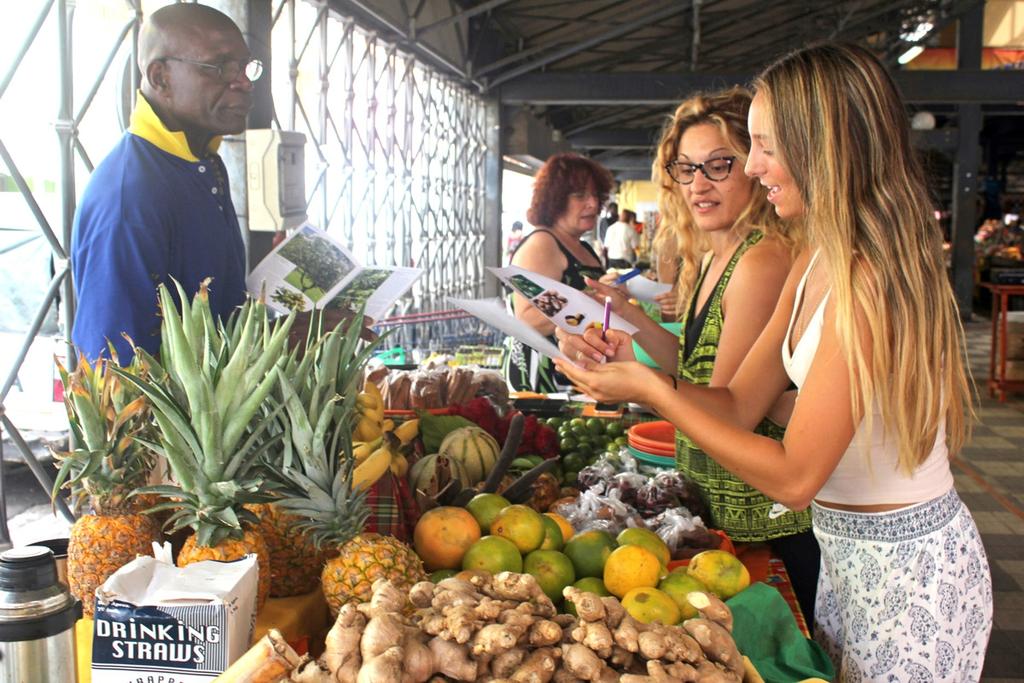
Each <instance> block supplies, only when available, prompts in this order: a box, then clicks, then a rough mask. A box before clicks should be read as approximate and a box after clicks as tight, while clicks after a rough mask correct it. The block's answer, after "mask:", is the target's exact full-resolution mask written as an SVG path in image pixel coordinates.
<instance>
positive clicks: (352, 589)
mask: <svg viewBox="0 0 1024 683" xmlns="http://www.w3.org/2000/svg"><path fill="white" fill-rule="evenodd" d="M426 578H427V575H426V572H424V571H423V562H422V561H421V560H420V558H419V555H417V554H416V552H415V551H414V550H413V549H412V548H410V547H409V546H407V545H406V544H405V543H402V542H401V541H399V540H398V539H397V538H394V537H392V536H381V535H380V534H360V535H358V536H356V537H355V538H353V539H352V540H351V541H349V542H348V543H346V544H344V545H343V546H341V548H340V549H339V551H338V556H337V557H334V558H332V559H330V560H328V561H327V564H326V566H324V571H323V575H322V576H321V578H320V581H321V586H322V587H323V591H324V597H325V598H327V604H328V605H330V607H331V614H335V615H336V614H337V613H338V610H340V609H341V606H342V605H344V604H345V603H346V602H369V600H370V597H371V596H372V594H373V591H372V590H371V587H372V586H373V582H374V581H376V580H377V579H388V580H389V581H391V583H393V584H395V585H396V586H398V587H399V588H403V589H408V588H410V587H411V586H412V585H413V584H414V583H417V582H419V581H424V580H426Z"/></svg>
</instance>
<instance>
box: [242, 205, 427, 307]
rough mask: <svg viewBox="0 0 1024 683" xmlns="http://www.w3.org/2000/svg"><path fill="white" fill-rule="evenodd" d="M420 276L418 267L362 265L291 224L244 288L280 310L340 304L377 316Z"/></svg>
mask: <svg viewBox="0 0 1024 683" xmlns="http://www.w3.org/2000/svg"><path fill="white" fill-rule="evenodd" d="M422 274H423V270H422V269H420V268H403V267H398V266H362V265H360V264H359V262H358V261H356V259H355V257H354V256H353V255H352V253H351V252H350V251H349V250H348V249H346V248H345V247H344V246H343V245H342V244H340V243H339V242H337V241H335V240H334V239H332V238H331V237H330V236H329V235H328V234H327V233H326V232H324V231H323V230H320V229H319V228H317V227H316V226H314V225H312V224H310V223H305V224H303V225H300V226H299V227H298V228H296V229H295V230H294V231H293V232H292V234H290V235H289V236H288V237H287V238H286V239H285V240H284V241H283V242H281V244H279V245H278V246H277V247H275V248H274V250H273V251H271V252H270V253H269V254H268V255H267V257H266V258H264V259H263V260H262V261H260V263H259V264H258V265H257V266H256V267H255V268H253V271H252V273H250V274H249V277H248V278H246V280H245V285H246V288H247V289H248V290H249V292H250V293H251V294H252V295H253V296H255V297H259V296H260V295H261V294H264V293H265V295H266V301H267V306H269V307H270V308H272V309H274V310H275V311H278V312H280V313H287V312H288V311H290V310H292V309H298V310H301V311H305V310H309V309H311V308H341V309H348V310H351V311H356V310H358V309H359V307H360V306H362V305H363V304H364V303H365V304H366V310H365V315H366V317H368V318H370V319H372V320H380V319H381V318H383V317H384V316H385V315H386V314H387V312H388V310H390V308H391V307H392V306H393V305H394V303H395V302H396V301H398V299H400V298H401V297H402V296H403V295H404V294H405V293H406V292H408V291H409V289H410V288H411V287H412V285H413V283H414V282H416V280H417V279H419V277H420V275H422Z"/></svg>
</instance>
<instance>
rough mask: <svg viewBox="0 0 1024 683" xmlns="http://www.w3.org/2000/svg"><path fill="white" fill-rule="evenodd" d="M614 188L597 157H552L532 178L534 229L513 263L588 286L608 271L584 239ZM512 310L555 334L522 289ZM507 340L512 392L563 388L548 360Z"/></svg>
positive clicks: (543, 331) (530, 214) (530, 212)
mask: <svg viewBox="0 0 1024 683" xmlns="http://www.w3.org/2000/svg"><path fill="white" fill-rule="evenodd" d="M611 189H612V176H611V174H610V173H609V172H608V171H607V170H606V169H605V168H604V167H603V166H601V165H600V164H598V163H597V162H596V161H591V160H590V159H587V158H585V157H582V156H580V155H578V154H569V153H567V154H556V155H554V156H552V157H551V158H550V159H548V160H547V162H545V164H544V166H542V167H541V169H540V171H538V172H537V176H536V178H534V181H533V200H532V202H531V204H530V208H529V210H528V211H527V212H526V219H527V220H528V221H530V223H532V224H533V225H534V226H536V229H535V230H534V231H533V232H531V233H530V234H529V235H527V236H526V237H525V238H523V241H522V242H520V243H519V247H518V248H517V249H516V251H515V253H514V254H513V255H512V265H514V266H519V267H520V268H525V269H526V270H529V271H533V272H534V273H539V274H541V275H546V276H548V277H550V278H552V279H554V280H558V281H560V282H563V283H565V284H567V285H569V286H570V287H574V288H576V289H579V290H582V289H584V288H585V287H586V284H585V283H584V278H585V277H587V276H589V277H592V278H598V277H600V276H601V275H602V274H603V273H604V269H603V268H602V266H601V259H600V258H598V256H597V254H596V253H594V250H593V249H592V248H591V247H590V245H589V244H587V243H586V242H583V241H582V240H581V239H580V238H581V237H583V235H585V234H587V233H588V232H590V231H592V230H593V229H594V227H595V226H596V225H597V220H598V216H599V214H600V212H601V207H602V206H604V203H605V202H606V201H608V193H609V192H610V191H611ZM512 309H513V311H514V312H515V315H516V317H517V318H518V319H519V320H522V321H523V322H524V323H526V324H527V325H529V326H530V327H532V328H534V329H535V330H537V331H538V332H540V333H541V334H543V335H545V336H550V335H552V334H553V333H554V331H555V325H554V323H552V322H551V321H549V320H548V319H547V318H545V317H544V316H543V315H542V314H541V312H540V311H539V310H537V308H535V307H534V306H533V305H531V304H530V302H529V301H528V300H527V299H526V298H525V297H523V296H521V295H520V294H518V293H514V294H513V295H512ZM507 343H508V344H509V345H510V348H509V352H508V353H507V354H506V360H505V368H504V370H505V377H506V379H507V380H508V383H509V386H511V387H512V389H513V390H517V391H536V392H541V393H550V392H556V391H561V390H562V387H560V386H559V383H558V380H557V378H556V377H555V369H554V367H552V365H551V361H550V360H549V359H548V358H545V357H543V356H541V355H540V354H538V353H536V352H534V350H533V349H531V348H530V347H529V346H526V345H525V344H522V343H521V342H518V341H516V340H514V339H512V338H509V340H508V342H507ZM562 383H563V384H564V383H565V380H564V379H563V380H562Z"/></svg>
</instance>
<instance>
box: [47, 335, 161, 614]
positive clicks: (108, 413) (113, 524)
mask: <svg viewBox="0 0 1024 683" xmlns="http://www.w3.org/2000/svg"><path fill="white" fill-rule="evenodd" d="M111 352H112V356H111V359H110V360H103V359H101V360H99V361H97V362H96V364H95V365H90V364H89V361H88V360H86V358H85V357H84V356H83V357H81V358H80V359H79V361H78V366H77V367H76V368H75V370H74V372H68V371H67V370H66V369H65V368H64V366H62V365H60V364H59V363H58V368H59V370H60V375H61V379H62V380H63V382H64V405H65V407H66V408H67V413H68V421H69V423H70V425H71V435H72V437H73V442H74V443H75V444H76V447H75V448H74V449H72V450H69V451H66V452H61V453H54V457H55V459H56V460H57V462H59V463H60V469H59V471H58V472H57V477H56V480H55V482H54V485H53V492H52V495H53V497H54V498H55V497H56V496H57V495H58V493H59V491H60V490H61V488H63V487H67V488H69V489H70V490H71V507H72V509H73V510H75V511H76V512H77V511H84V509H86V508H87V509H88V510H89V511H90V512H89V514H85V515H83V516H81V517H79V518H78V519H77V520H76V521H75V523H74V524H73V525H72V527H71V533H70V538H69V539H68V587H69V588H70V590H71V594H72V595H74V596H75V597H76V598H78V599H79V600H81V601H82V611H83V613H84V614H85V615H86V616H92V613H93V608H94V596H95V594H96V588H97V587H99V586H100V585H102V584H103V582H104V581H106V580H107V579H108V578H109V577H110V575H111V574H113V573H114V572H115V571H117V570H118V569H120V568H121V567H122V566H124V565H126V564H128V563H129V562H130V561H132V560H134V559H135V555H136V554H137V553H143V554H147V553H149V552H150V548H151V544H152V542H153V541H157V540H159V539H160V528H159V524H158V523H157V521H156V520H155V519H154V518H152V517H150V516H148V515H144V514H142V509H143V508H145V507H146V504H145V503H146V501H145V500H144V499H141V498H140V497H132V496H131V494H132V492H133V491H134V490H135V489H136V488H137V487H139V486H143V485H144V484H145V483H146V480H147V478H148V477H149V475H150V471H151V470H152V468H153V462H154V460H155V457H156V454H155V453H154V452H153V451H152V450H150V449H148V448H146V447H144V446H143V445H142V444H141V443H139V442H138V441H137V440H136V438H135V437H142V436H146V434H147V432H148V431H149V419H150V415H149V404H148V402H147V401H146V399H145V397H144V396H142V395H141V394H140V393H139V392H138V391H137V390H135V388H134V387H133V386H132V385H130V384H127V383H126V382H124V381H122V380H121V379H120V378H118V377H117V376H116V375H115V374H114V373H113V372H112V368H113V367H114V366H116V365H117V354H116V352H114V351H113V349H112V348H111ZM123 370H124V372H128V373H132V374H135V375H139V374H142V373H144V372H145V371H144V369H143V368H142V367H141V365H140V364H139V363H138V362H135V363H133V364H132V365H131V366H129V367H127V368H123Z"/></svg>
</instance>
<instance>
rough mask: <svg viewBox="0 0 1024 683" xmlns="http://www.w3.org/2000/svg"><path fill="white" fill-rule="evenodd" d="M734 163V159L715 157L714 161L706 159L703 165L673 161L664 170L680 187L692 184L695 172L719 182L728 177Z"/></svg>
mask: <svg viewBox="0 0 1024 683" xmlns="http://www.w3.org/2000/svg"><path fill="white" fill-rule="evenodd" d="M734 161H736V157H716V158H714V159H708V160H707V161H705V162H704V163H703V164H691V163H690V162H688V161H673V162H672V163H669V164H665V170H666V171H668V174H669V176H671V177H672V180H674V181H676V182H677V183H679V184H680V185H689V184H690V183H692V182H693V179H694V178H695V177H696V176H697V171H700V172H701V173H703V174H704V177H705V178H707V179H708V180H711V181H713V182H716V183H717V182H719V181H721V180H725V179H726V178H728V177H729V173H731V172H732V163H733V162H734Z"/></svg>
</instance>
